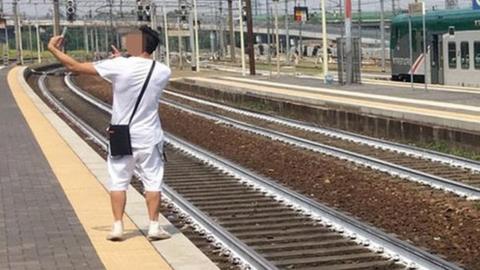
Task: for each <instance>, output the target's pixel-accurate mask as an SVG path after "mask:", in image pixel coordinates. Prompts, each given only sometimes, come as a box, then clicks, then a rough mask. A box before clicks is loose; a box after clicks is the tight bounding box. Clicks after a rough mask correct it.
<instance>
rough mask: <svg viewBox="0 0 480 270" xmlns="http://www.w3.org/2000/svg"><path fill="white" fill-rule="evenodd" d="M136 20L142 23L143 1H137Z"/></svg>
mask: <svg viewBox="0 0 480 270" xmlns="http://www.w3.org/2000/svg"><path fill="white" fill-rule="evenodd" d="M137 20H138V21H143V1H142V0H137Z"/></svg>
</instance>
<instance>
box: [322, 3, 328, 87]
mask: <svg viewBox="0 0 480 270" xmlns="http://www.w3.org/2000/svg"><path fill="white" fill-rule="evenodd" d="M321 5H322V44H323V48H322V50H323V80H324V82H325V83H326V81H327V74H328V51H327V18H326V14H325V13H326V12H325V0H321Z"/></svg>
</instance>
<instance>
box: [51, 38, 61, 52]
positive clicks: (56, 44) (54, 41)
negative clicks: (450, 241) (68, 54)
mask: <svg viewBox="0 0 480 270" xmlns="http://www.w3.org/2000/svg"><path fill="white" fill-rule="evenodd" d="M63 41H64V38H63V37H62V36H53V37H52V38H50V41H49V42H48V50H49V51H53V50H60V49H61V48H62V46H63Z"/></svg>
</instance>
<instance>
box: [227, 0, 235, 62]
mask: <svg viewBox="0 0 480 270" xmlns="http://www.w3.org/2000/svg"><path fill="white" fill-rule="evenodd" d="M232 1H233V0H228V27H229V30H230V58H231V60H232V62H235V30H234V29H233V3H232Z"/></svg>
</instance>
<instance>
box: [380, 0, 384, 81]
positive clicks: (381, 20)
mask: <svg viewBox="0 0 480 270" xmlns="http://www.w3.org/2000/svg"><path fill="white" fill-rule="evenodd" d="M383 1H384V0H380V42H381V45H382V72H385V18H384V17H385V16H384V15H385V14H384V13H385V8H384V5H383Z"/></svg>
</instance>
